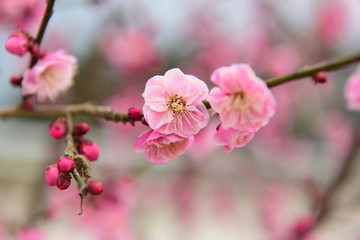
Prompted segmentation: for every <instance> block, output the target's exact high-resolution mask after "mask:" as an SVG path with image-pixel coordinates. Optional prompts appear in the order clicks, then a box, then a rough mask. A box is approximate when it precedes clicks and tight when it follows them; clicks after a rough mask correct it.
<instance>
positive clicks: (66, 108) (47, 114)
mask: <svg viewBox="0 0 360 240" xmlns="http://www.w3.org/2000/svg"><path fill="white" fill-rule="evenodd" d="M67 113H71V114H72V115H89V116H94V117H99V118H102V119H105V120H108V121H113V122H123V123H126V122H131V121H134V120H131V119H130V118H129V116H128V114H127V113H119V112H116V111H114V110H113V109H112V108H111V107H107V106H99V105H94V104H91V103H83V104H72V105H37V106H35V107H34V108H33V109H32V110H24V109H22V108H20V107H8V108H4V109H1V110H0V119H1V118H9V117H25V118H54V117H65V116H66V115H67Z"/></svg>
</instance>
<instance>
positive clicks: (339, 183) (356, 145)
mask: <svg viewBox="0 0 360 240" xmlns="http://www.w3.org/2000/svg"><path fill="white" fill-rule="evenodd" d="M359 150H360V131H359V129H357V131H356V133H355V135H354V137H353V140H352V145H351V147H350V149H349V151H348V153H347V155H346V156H345V159H344V161H343V164H342V167H341V169H340V170H339V172H338V174H337V176H336V177H335V178H334V180H333V182H332V183H331V184H330V186H329V187H328V189H327V190H326V192H325V194H324V196H323V201H322V202H321V205H319V208H318V212H317V217H316V218H317V221H316V223H317V227H319V226H320V225H321V224H322V223H323V222H324V221H325V220H326V219H327V217H328V215H329V214H330V213H331V211H332V210H333V209H332V207H333V206H332V204H333V203H334V202H333V201H334V199H335V198H336V196H337V195H338V194H339V192H340V191H341V190H342V189H343V188H344V187H345V186H346V185H347V182H348V180H349V178H351V175H352V174H351V171H352V170H353V168H354V167H355V164H356V160H357V155H358V153H359Z"/></svg>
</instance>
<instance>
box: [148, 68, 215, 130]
mask: <svg viewBox="0 0 360 240" xmlns="http://www.w3.org/2000/svg"><path fill="white" fill-rule="evenodd" d="M208 91H209V90H208V88H207V86H206V84H205V83H204V82H203V81H201V80H200V79H198V78H196V77H195V76H192V75H186V74H184V73H183V72H181V71H180V69H177V68H175V69H171V70H169V71H167V72H166V73H165V75H164V76H154V77H152V78H150V79H149V80H148V82H147V83H146V86H145V91H144V93H143V95H142V96H143V97H144V99H145V105H144V108H143V114H144V117H145V119H146V121H147V123H148V124H149V126H150V127H151V128H152V129H154V130H156V131H158V132H160V133H162V134H172V133H174V134H177V135H179V136H182V137H190V136H192V135H194V134H196V133H198V132H199V131H200V129H202V128H204V127H205V126H206V125H207V124H208V121H209V114H208V112H207V110H206V107H205V106H204V104H203V103H202V102H201V101H202V100H204V99H205V98H206V95H207V93H208Z"/></svg>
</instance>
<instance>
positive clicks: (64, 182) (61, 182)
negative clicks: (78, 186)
mask: <svg viewBox="0 0 360 240" xmlns="http://www.w3.org/2000/svg"><path fill="white" fill-rule="evenodd" d="M70 183H71V177H70V175H69V174H61V175H60V176H59V178H58V180H57V183H56V186H57V187H58V188H59V189H60V190H65V189H67V188H68V187H69V186H70Z"/></svg>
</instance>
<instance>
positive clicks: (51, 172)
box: [45, 164, 59, 186]
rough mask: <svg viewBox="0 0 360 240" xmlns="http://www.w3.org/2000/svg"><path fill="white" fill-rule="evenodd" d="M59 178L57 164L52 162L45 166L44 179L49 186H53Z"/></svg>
mask: <svg viewBox="0 0 360 240" xmlns="http://www.w3.org/2000/svg"><path fill="white" fill-rule="evenodd" d="M58 178H59V169H58V166H57V164H52V165H50V166H48V167H47V168H46V171H45V180H46V183H47V184H48V185H49V186H55V185H56V184H57V180H58Z"/></svg>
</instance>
